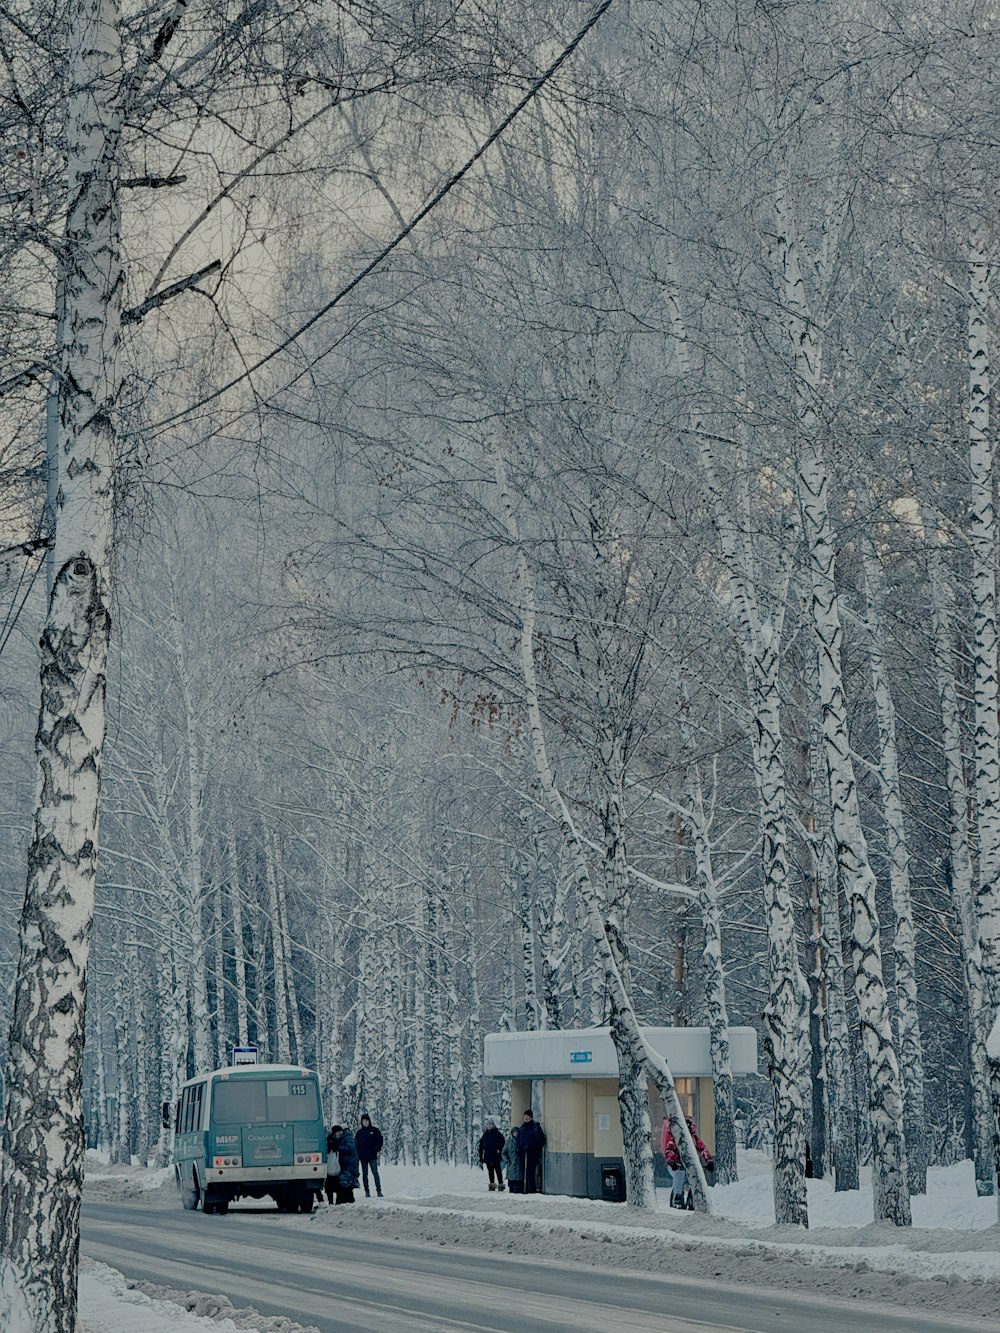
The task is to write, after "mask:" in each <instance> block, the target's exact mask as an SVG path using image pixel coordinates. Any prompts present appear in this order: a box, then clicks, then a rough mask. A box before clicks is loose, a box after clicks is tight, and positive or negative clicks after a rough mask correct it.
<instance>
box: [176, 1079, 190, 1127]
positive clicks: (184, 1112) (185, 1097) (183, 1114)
mask: <svg viewBox="0 0 1000 1333" xmlns="http://www.w3.org/2000/svg"><path fill="white" fill-rule="evenodd" d="M190 1107H191V1089H190V1088H185V1089H184V1092H183V1093H182V1094H181V1108H180V1112H179V1114H178V1123H179V1128H180V1132H181V1133H182V1134H186V1133H187V1131H188V1111H189V1109H190Z"/></svg>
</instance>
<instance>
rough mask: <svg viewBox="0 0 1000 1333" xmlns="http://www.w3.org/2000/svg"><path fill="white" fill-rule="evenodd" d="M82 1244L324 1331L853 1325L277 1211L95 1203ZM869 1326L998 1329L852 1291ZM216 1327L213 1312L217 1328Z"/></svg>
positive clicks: (744, 1293)
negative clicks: (341, 1228) (221, 1213)
mask: <svg viewBox="0 0 1000 1333" xmlns="http://www.w3.org/2000/svg"><path fill="white" fill-rule="evenodd" d="M83 1252H84V1253H85V1254H87V1255H89V1256H90V1257H91V1258H93V1259H97V1260H100V1261H101V1262H103V1263H106V1264H110V1265H111V1266H112V1267H114V1268H117V1269H119V1270H120V1271H121V1272H123V1273H125V1274H126V1276H128V1277H133V1278H143V1279H146V1280H148V1281H151V1282H157V1283H162V1284H164V1285H166V1286H170V1287H176V1288H180V1289H182V1290H192V1289H194V1290H197V1291H203V1292H212V1293H218V1292H221V1293H223V1294H225V1295H226V1296H228V1297H229V1299H230V1300H231V1301H232V1302H233V1304H234V1305H236V1306H248V1305H249V1306H254V1307H256V1308H257V1309H258V1310H260V1311H261V1312H262V1313H264V1314H271V1315H277V1314H283V1315H287V1316H288V1317H289V1318H291V1319H294V1320H296V1321H298V1322H300V1323H304V1324H315V1325H316V1326H317V1327H318V1328H320V1329H321V1330H322V1331H323V1333H347V1330H378V1333H386V1331H387V1330H390V1329H391V1330H393V1333H396V1330H398V1331H399V1333H512V1330H517V1333H536V1331H537V1333H609V1331H610V1330H613V1331H614V1333H652V1330H656V1333H708V1330H713V1331H715V1333H730V1331H734V1333H735V1331H738V1333H775V1330H777V1329H782V1328H784V1329H788V1330H789V1333H800V1330H802V1329H808V1330H809V1333H843V1330H844V1328H845V1305H844V1303H843V1302H839V1303H835V1302H832V1301H828V1300H817V1299H816V1298H814V1297H812V1296H803V1295H800V1294H797V1293H789V1292H779V1291H760V1290H755V1289H753V1288H747V1287H734V1286H727V1285H724V1284H719V1283H717V1282H712V1281H707V1282H702V1281H698V1280H695V1279H692V1278H665V1277H659V1276H649V1275H644V1274H637V1273H633V1272H622V1273H615V1272H610V1271H606V1270H602V1269H600V1268H585V1267H583V1266H580V1265H568V1264H566V1265H564V1264H557V1263H553V1262H551V1261H538V1260H529V1259H524V1258H516V1257H511V1256H506V1255H497V1254H482V1253H478V1252H475V1253H473V1252H470V1251H468V1250H459V1249H457V1248H454V1247H449V1248H443V1247H441V1246H433V1245H426V1244H423V1245H418V1244H413V1243H410V1242H400V1241H392V1240H386V1239H383V1238H380V1237H376V1236H372V1235H363V1234H359V1235H357V1236H353V1235H345V1234H344V1233H343V1232H338V1233H337V1234H331V1233H330V1232H328V1231H323V1230H320V1229H319V1228H314V1227H312V1226H311V1224H310V1223H309V1222H308V1221H306V1220H305V1219H303V1218H296V1217H293V1216H288V1217H285V1216H279V1215H278V1214H277V1213H274V1212H271V1211H237V1210H234V1211H232V1212H230V1214H229V1215H228V1216H227V1217H205V1216H203V1215H202V1214H201V1213H184V1212H182V1211H181V1210H180V1209H179V1208H178V1209H177V1210H176V1211H174V1210H173V1209H167V1208H164V1207H162V1206H155V1205H154V1206H149V1205H148V1204H145V1203H139V1202H127V1203H103V1202H101V1203H99V1202H87V1203H85V1205H84V1209H83ZM847 1309H848V1310H849V1326H850V1327H851V1328H852V1329H855V1330H858V1333H945V1330H948V1329H978V1330H980V1331H981V1333H982V1331H984V1330H987V1329H998V1328H1000V1324H995V1323H992V1322H987V1321H985V1320H983V1319H982V1318H978V1319H975V1318H971V1317H970V1318H968V1319H965V1320H963V1319H961V1318H956V1319H948V1318H943V1317H942V1316H941V1314H940V1313H938V1312H935V1313H934V1314H933V1315H932V1316H929V1317H927V1318H926V1319H925V1318H921V1317H920V1316H917V1315H915V1314H914V1312H913V1311H912V1310H908V1311H901V1312H899V1313H896V1312H895V1311H893V1310H891V1309H890V1308H887V1307H883V1308H879V1307H876V1306H874V1305H869V1304H864V1305H861V1304H859V1303H855V1302H852V1303H851V1304H850V1305H849V1306H848V1307H847ZM211 1327H212V1325H211V1324H210V1323H208V1322H206V1330H210V1329H211Z"/></svg>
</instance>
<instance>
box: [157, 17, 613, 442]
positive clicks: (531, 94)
mask: <svg viewBox="0 0 1000 1333" xmlns="http://www.w3.org/2000/svg"><path fill="white" fill-rule="evenodd" d="M613 3H614V0H601V3H600V4H599V5H598V6H597V8H596V9H595V10H594V11H593V12H592V13H591V15H590V17H589V18H588V19H587V21H586V23H584V25H583V27H582V28H580V29H579V30H578V31H577V32H576V34H575V35H574V36H573V38H572V40H571V41H570V42H569V43H568V44H567V45H566V46H564V47H563V49H562V51H560V53H559V55H558V56H557V57H556V58H555V60H553V61H552V63H551V65H549V66H548V68H547V69H545V70H544V71H543V73H542V74H540V75H539V76H538V78H537V79H536V80H535V81H534V83H532V84H531V86H530V87H529V88H528V90H527V92H526V93H525V94H524V95H523V97H521V98H520V99H519V100H518V101H517V102H516V103H515V104H514V106H513V107H512V108H511V110H510V111H508V113H507V114H506V116H504V118H503V119H502V120H501V121H500V122H499V124H498V125H497V126H496V127H495V128H494V129H493V131H492V132H491V133H490V134H489V135H488V136H487V138H486V139H484V140H483V142H482V143H481V144H480V145H479V147H478V148H477V149H476V151H475V152H474V153H473V154H472V156H471V157H470V158H468V159H466V161H465V162H464V163H463V164H462V165H461V166H460V167H459V168H458V170H457V171H455V172H453V173H452V174H451V175H450V176H449V177H448V179H447V180H446V181H445V182H444V184H443V185H442V186H441V187H440V188H439V189H438V190H436V191H435V192H434V194H432V195H431V197H430V199H429V200H428V201H427V203H426V204H424V206H423V207H422V208H421V209H419V210H418V211H417V212H416V213H415V214H414V215H413V217H412V218H411V219H410V221H409V222H408V223H407V224H406V226H405V227H403V228H402V229H401V230H400V231H398V232H397V233H396V235H395V236H394V237H393V238H392V240H391V241H390V242H389V243H388V244H387V245H385V246H383V247H382V249H381V250H379V252H378V254H376V255H375V257H374V258H373V259H372V260H370V261H369V263H367V264H366V265H365V267H364V268H363V269H361V271H360V272H359V273H356V274H355V275H354V277H353V278H352V279H351V280H350V282H348V283H347V284H346V285H345V286H344V287H341V289H340V290H339V291H338V292H337V294H336V295H335V296H334V297H332V298H331V300H329V301H327V303H326V305H324V306H322V307H321V308H320V309H319V310H317V311H316V313H315V314H313V315H311V316H310V317H309V319H307V320H306V322H305V323H304V324H301V325H300V326H299V327H298V328H297V329H296V330H295V331H294V333H291V334H289V336H288V337H287V338H286V339H285V340H284V342H282V343H280V344H279V345H278V346H277V347H275V348H273V349H272V350H271V351H270V352H268V353H267V354H266V356H262V357H261V358H260V360H259V361H255V362H254V364H253V365H252V366H248V367H247V368H246V369H245V370H244V371H242V372H241V373H240V374H239V375H237V376H235V378H233V379H231V380H229V382H228V383H226V384H223V385H222V386H221V387H220V388H218V389H214V390H213V391H212V393H210V394H206V396H205V397H204V398H201V399H199V401H198V402H196V403H193V404H192V405H191V406H189V407H185V408H184V409H182V410H181V411H180V412H174V413H173V414H172V415H171V416H168V417H164V418H163V419H162V420H161V421H157V422H154V424H153V425H152V427H151V429H152V430H157V431H158V430H162V429H163V428H164V427H165V426H171V425H173V424H174V422H177V421H181V420H182V419H183V418H184V417H187V416H190V415H191V413H192V412H198V411H200V410H201V408H203V407H207V406H208V405H209V404H210V403H214V402H215V400H216V399H217V398H221V397H222V395H223V394H226V393H228V392H229V390H230V389H235V388H236V386H237V385H238V384H242V383H243V381H244V380H246V379H249V378H250V376H251V375H254V374H255V373H256V372H257V371H258V370H260V369H262V368H263V367H264V366H266V365H267V364H268V362H269V361H273V360H274V358H275V357H276V356H280V355H281V353H282V352H283V351H285V349H286V348H287V347H290V346H291V344H292V343H294V342H297V341H298V340H299V338H301V337H302V335H303V334H304V333H307V332H308V331H309V329H311V328H312V327H313V325H314V324H317V323H318V322H319V321H320V320H321V319H322V318H323V316H324V315H328V314H329V313H330V311H331V310H333V309H334V307H335V306H338V305H339V304H340V303H341V301H343V300H344V298H345V297H346V296H349V295H350V294H351V292H353V291H354V289H355V288H356V287H358V286H359V285H360V284H361V283H362V282H364V280H365V278H367V277H369V276H370V275H371V274H372V273H374V271H375V270H376V269H377V268H378V267H379V265H380V264H382V263H383V262H384V261H385V260H386V259H387V258H388V257H389V255H391V254H392V252H393V251H394V250H395V249H397V247H398V246H400V245H402V243H403V241H405V240H406V238H407V237H408V236H410V235H411V234H412V233H413V231H414V230H415V229H416V228H417V227H418V226H419V225H420V223H421V222H423V220H424V218H425V217H427V215H428V213H430V212H432V211H433V210H434V209H435V208H436V207H437V206H438V204H439V203H440V202H441V200H442V199H444V198H445V197H446V196H447V195H449V194H450V193H451V191H452V190H453V189H454V188H455V186H456V185H458V183H459V182H460V181H461V180H462V179H463V178H464V177H465V176H467V175H468V174H469V172H470V171H471V170H472V168H473V167H474V166H475V165H476V163H477V162H478V161H479V160H480V158H482V157H483V156H484V155H485V154H486V153H487V152H489V150H490V148H492V146H493V145H494V144H495V143H496V141H497V140H498V139H499V138H500V137H501V136H502V135H503V134H504V133H505V131H506V130H507V129H508V128H509V127H510V126H511V125H512V124H513V123H514V121H515V120H516V119H517V117H518V116H519V115H520V114H521V112H522V111H523V110H524V109H525V107H526V106H528V104H529V103H530V102H531V101H532V100H533V99H534V98H535V97H536V96H537V95H538V93H539V92H541V90H542V89H543V88H544V87H545V85H546V84H547V83H548V82H549V80H550V79H551V78H552V77H553V76H554V75H555V74H557V73H558V71H559V70H560V69H561V68H562V66H563V65H564V64H565V63H566V61H567V60H568V59H569V58H570V56H571V55H572V54H573V52H574V51H575V50H576V49H577V47H578V46H579V45H580V43H581V42H582V41H583V39H584V38H585V37H586V35H587V33H588V32H590V30H591V28H593V27H594V26H595V25H596V24H597V23H598V22H599V21H600V19H601V18H602V17H603V16H604V14H606V13H607V11H608V10H609V9H610V8H611V6H612V4H613ZM329 350H330V349H329V348H328V349H327V351H329ZM326 354H327V353H326V352H322V353H320V355H319V356H317V357H316V358H315V359H314V360H313V361H312V362H311V363H310V366H309V368H308V369H311V368H312V366H314V365H315V364H316V362H317V361H320V360H322V358H323V357H324V356H325V355H326ZM306 373H307V371H306V370H302V371H300V372H299V374H298V375H296V376H294V378H293V379H291V380H289V382H288V384H287V385H285V388H286V389H290V388H291V387H292V385H293V384H296V383H297V382H298V381H299V380H300V379H301V378H302V376H303V375H305V374H306Z"/></svg>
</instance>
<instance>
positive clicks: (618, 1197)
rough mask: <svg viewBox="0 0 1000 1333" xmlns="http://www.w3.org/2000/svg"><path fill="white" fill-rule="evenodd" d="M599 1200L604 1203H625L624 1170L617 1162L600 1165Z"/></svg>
mask: <svg viewBox="0 0 1000 1333" xmlns="http://www.w3.org/2000/svg"><path fill="white" fill-rule="evenodd" d="M601 1198H602V1199H603V1200H604V1202H605V1203H624V1202H625V1168H624V1167H623V1166H620V1165H619V1164H618V1163H617V1162H602V1163H601Z"/></svg>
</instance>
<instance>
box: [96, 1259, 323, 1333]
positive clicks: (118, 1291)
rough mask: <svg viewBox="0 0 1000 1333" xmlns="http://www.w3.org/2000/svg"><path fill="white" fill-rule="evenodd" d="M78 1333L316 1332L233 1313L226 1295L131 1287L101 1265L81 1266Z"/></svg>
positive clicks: (263, 1317) (140, 1285)
mask: <svg viewBox="0 0 1000 1333" xmlns="http://www.w3.org/2000/svg"><path fill="white" fill-rule="evenodd" d="M79 1293H80V1333H175V1330H176V1333H247V1331H248V1330H253V1333H319V1330H318V1329H317V1328H314V1327H309V1328H305V1327H303V1325H302V1324H296V1323H294V1322H293V1321H292V1320H291V1319H283V1318H274V1317H273V1316H271V1315H262V1314H258V1313H257V1311H256V1310H250V1309H245V1310H238V1309H236V1308H235V1307H234V1306H233V1305H232V1303H231V1302H230V1301H229V1299H228V1298H227V1297H225V1296H211V1295H208V1294H206V1293H205V1292H198V1291H188V1292H182V1291H175V1290H173V1289H172V1288H170V1287H158V1286H156V1285H154V1284H153V1283H150V1282H138V1283H136V1282H130V1281H128V1280H127V1279H126V1278H125V1277H124V1276H123V1275H122V1274H121V1273H119V1272H118V1271H117V1270H116V1269H114V1268H108V1266H107V1265H106V1264H99V1263H95V1262H93V1261H92V1260H90V1259H83V1260H81V1263H80V1286H79Z"/></svg>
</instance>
